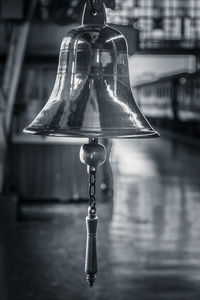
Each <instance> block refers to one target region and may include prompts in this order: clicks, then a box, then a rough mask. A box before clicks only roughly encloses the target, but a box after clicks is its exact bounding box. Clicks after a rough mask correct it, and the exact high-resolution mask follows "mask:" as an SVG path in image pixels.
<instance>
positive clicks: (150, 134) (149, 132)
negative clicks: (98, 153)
mask: <svg viewBox="0 0 200 300" xmlns="http://www.w3.org/2000/svg"><path fill="white" fill-rule="evenodd" d="M23 132H24V133H26V134H27V133H28V134H33V135H43V136H55V137H76V138H77V137H78V138H91V137H96V138H116V139H129V138H130V139H143V138H156V137H160V134H159V133H158V132H157V131H156V130H154V129H153V128H152V129H144V130H142V129H139V130H138V129H134V128H127V129H125V128H123V129H110V128H102V130H91V129H90V130H86V129H83V128H82V129H81V130H80V128H70V129H58V128H53V129H52V128H51V129H50V128H49V127H46V128H44V127H43V128H39V127H38V128H37V127H31V126H28V127H26V128H24V130H23Z"/></svg>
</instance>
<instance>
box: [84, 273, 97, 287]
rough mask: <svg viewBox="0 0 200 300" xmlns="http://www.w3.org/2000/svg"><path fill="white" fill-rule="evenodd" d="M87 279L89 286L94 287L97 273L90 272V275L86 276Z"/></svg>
mask: <svg viewBox="0 0 200 300" xmlns="http://www.w3.org/2000/svg"><path fill="white" fill-rule="evenodd" d="M86 280H87V282H88V284H89V286H90V287H91V288H92V287H93V285H94V282H95V280H96V276H95V275H90V274H88V275H87V276H86Z"/></svg>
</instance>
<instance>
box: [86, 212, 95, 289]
mask: <svg viewBox="0 0 200 300" xmlns="http://www.w3.org/2000/svg"><path fill="white" fill-rule="evenodd" d="M97 224H98V217H97V216H96V215H94V216H91V215H88V216H87V217H86V229H87V241H86V254H85V274H86V280H87V282H88V284H89V285H90V287H92V286H93V284H94V281H95V279H96V274H97V245H96V234H97Z"/></svg>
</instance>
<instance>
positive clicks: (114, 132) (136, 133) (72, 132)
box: [24, 0, 159, 287]
mask: <svg viewBox="0 0 200 300" xmlns="http://www.w3.org/2000/svg"><path fill="white" fill-rule="evenodd" d="M104 1H105V0H104ZM24 132H27V133H33V134H41V135H51V136H71V137H88V138H89V144H86V145H83V146H82V147H81V151H80V159H81V161H82V162H83V163H85V164H86V165H87V171H88V173H89V189H88V192H89V208H88V216H87V217H86V229H87V240H86V254H85V275H86V280H87V282H88V284H89V285H90V286H91V287H92V286H93V284H94V282H95V279H96V274H97V269H98V268H97V246H96V234H97V224H98V217H97V214H96V198H95V190H96V172H97V168H98V165H101V164H103V163H104V161H105V159H106V151H105V147H104V145H101V144H98V138H100V137H103V138H146V137H158V136H159V134H158V133H157V132H156V131H155V130H154V129H153V128H152V127H151V125H150V124H149V123H148V121H147V120H146V118H145V117H144V115H143V114H142V112H141V111H140V109H139V107H138V106H137V104H136V102H135V100H134V98H133V95H132V92H131V87H130V79H129V71H128V55H127V45H126V40H125V38H124V36H123V35H122V34H121V33H120V32H119V31H117V30H116V29H114V28H112V27H110V26H108V25H107V24H106V14H105V7H104V4H103V0H102V1H101V0H96V1H95V6H94V0H88V2H87V4H86V5H85V8H84V12H83V18H82V25H81V26H80V27H76V28H74V29H72V30H71V31H70V32H69V33H68V34H67V36H66V37H65V38H64V39H63V41H62V44H61V50H60V58H59V65H58V72H57V77H56V82H55V86H54V89H53V91H52V94H51V96H50V98H49V100H48V102H47V103H46V105H45V106H44V108H43V109H42V110H41V112H40V113H39V114H38V116H37V117H36V118H35V120H34V121H33V122H32V123H31V124H30V125H29V126H28V127H27V128H26V129H24Z"/></svg>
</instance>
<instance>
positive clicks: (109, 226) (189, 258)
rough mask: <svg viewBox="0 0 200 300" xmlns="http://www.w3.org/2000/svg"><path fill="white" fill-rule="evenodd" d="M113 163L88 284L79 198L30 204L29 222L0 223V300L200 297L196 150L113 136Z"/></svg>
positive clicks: (199, 184)
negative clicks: (95, 269) (110, 197)
mask: <svg viewBox="0 0 200 300" xmlns="http://www.w3.org/2000/svg"><path fill="white" fill-rule="evenodd" d="M112 160H113V162H114V163H113V170H114V181H115V183H114V186H115V193H114V201H113V203H111V202H110V203H107V202H105V203H101V204H99V206H98V215H99V219H100V223H99V232H98V233H99V234H98V259H99V273H98V277H97V281H96V283H95V285H94V287H93V288H92V289H91V288H90V287H88V286H87V284H86V282H85V279H84V273H83V269H84V252H85V224H84V218H85V215H86V211H87V206H86V204H84V203H83V204H68V205H55V204H54V205H48V206H40V207H38V206H32V209H31V211H30V208H26V207H25V208H24V209H23V211H24V214H25V215H26V216H27V217H28V220H26V221H25V220H24V221H20V222H13V224H11V225H10V226H8V225H7V226H1V231H0V299H1V300H28V299H34V300H73V299H75V300H76V299H77V300H78V299H79V300H82V299H85V300H86V299H87V300H88V299H92V300H96V299H98V300H104V299H105V300H108V299H109V300H112V299H113V300H132V299H133V300H186V299H187V300H199V299H200V148H196V147H195V146H190V145H187V144H184V143H182V142H177V141H176V140H171V139H169V138H161V139H155V140H135V141H133V140H127V141H117V142H115V145H114V147H113V153H112ZM116 162H117V163H116Z"/></svg>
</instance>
